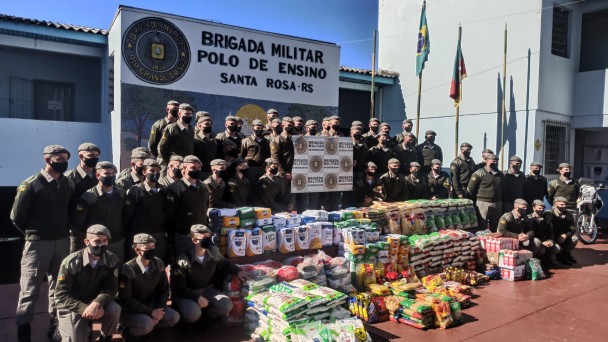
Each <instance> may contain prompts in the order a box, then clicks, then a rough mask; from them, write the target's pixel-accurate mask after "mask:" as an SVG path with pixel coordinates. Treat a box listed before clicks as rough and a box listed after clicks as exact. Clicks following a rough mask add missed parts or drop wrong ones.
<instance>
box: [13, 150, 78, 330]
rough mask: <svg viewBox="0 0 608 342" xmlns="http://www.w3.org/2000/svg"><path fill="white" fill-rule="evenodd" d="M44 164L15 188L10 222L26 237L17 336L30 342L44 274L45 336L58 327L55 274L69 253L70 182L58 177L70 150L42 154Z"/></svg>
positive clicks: (63, 170)
mask: <svg viewBox="0 0 608 342" xmlns="http://www.w3.org/2000/svg"><path fill="white" fill-rule="evenodd" d="M43 157H44V162H45V165H44V167H43V168H42V170H40V172H39V173H37V174H35V175H33V176H31V177H29V178H27V179H26V180H24V181H23V182H22V183H21V184H20V185H19V186H18V187H17V194H16V195H15V201H14V203H13V207H12V210H11V214H10V218H11V221H12V222H13V224H14V226H15V228H17V229H18V230H19V232H21V233H22V234H23V235H24V237H25V241H26V243H25V245H24V247H23V254H22V258H21V279H20V281H19V284H20V289H21V291H20V292H19V299H18V302H17V315H16V323H17V338H18V340H19V341H31V329H30V324H31V322H32V321H33V320H34V307H35V305H36V301H37V300H38V292H39V289H40V284H41V283H42V281H43V279H44V278H45V276H47V277H48V282H49V303H48V313H49V316H50V323H51V324H50V327H49V337H52V336H53V334H54V333H55V328H56V326H57V321H56V310H55V303H54V301H53V296H54V293H55V285H56V284H57V272H58V271H59V265H60V264H61V261H62V260H63V258H65V257H66V256H67V255H68V254H69V252H70V239H69V234H70V233H69V226H70V218H69V210H70V203H71V199H72V196H73V192H74V184H73V183H72V181H71V180H70V179H69V178H67V177H65V176H64V175H63V173H64V172H65V171H66V169H67V166H68V160H69V159H70V152H69V151H68V150H67V149H66V148H65V147H63V146H60V145H49V146H47V147H45V148H44V150H43Z"/></svg>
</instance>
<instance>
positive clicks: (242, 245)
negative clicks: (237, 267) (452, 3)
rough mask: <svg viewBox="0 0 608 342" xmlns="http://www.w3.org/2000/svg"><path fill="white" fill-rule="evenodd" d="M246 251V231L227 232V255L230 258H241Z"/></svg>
mask: <svg viewBox="0 0 608 342" xmlns="http://www.w3.org/2000/svg"><path fill="white" fill-rule="evenodd" d="M246 250H247V230H245V229H235V230H231V231H230V232H228V248H227V254H228V257H230V258H237V257H243V256H245V255H246Z"/></svg>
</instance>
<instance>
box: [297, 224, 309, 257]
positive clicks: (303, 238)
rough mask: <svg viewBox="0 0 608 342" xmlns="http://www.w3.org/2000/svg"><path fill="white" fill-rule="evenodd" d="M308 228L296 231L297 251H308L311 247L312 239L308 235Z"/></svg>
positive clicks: (304, 227)
mask: <svg viewBox="0 0 608 342" xmlns="http://www.w3.org/2000/svg"><path fill="white" fill-rule="evenodd" d="M308 233H309V230H308V227H306V226H303V227H298V228H296V229H295V234H296V251H301V250H304V249H308V248H309V247H310V237H309V235H308Z"/></svg>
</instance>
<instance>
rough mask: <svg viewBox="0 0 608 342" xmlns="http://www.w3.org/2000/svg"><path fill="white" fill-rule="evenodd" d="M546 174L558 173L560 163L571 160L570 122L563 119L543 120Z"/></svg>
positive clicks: (544, 166)
mask: <svg viewBox="0 0 608 342" xmlns="http://www.w3.org/2000/svg"><path fill="white" fill-rule="evenodd" d="M543 128H544V137H545V151H544V162H543V170H544V173H545V175H557V174H558V171H557V167H558V166H559V164H560V163H563V162H570V124H569V123H567V122H562V121H553V120H545V121H543Z"/></svg>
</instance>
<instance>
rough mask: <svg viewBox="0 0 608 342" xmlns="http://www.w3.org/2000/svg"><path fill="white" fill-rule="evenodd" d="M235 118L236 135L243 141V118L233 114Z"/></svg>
mask: <svg viewBox="0 0 608 342" xmlns="http://www.w3.org/2000/svg"><path fill="white" fill-rule="evenodd" d="M235 118H236V135H237V136H238V137H239V139H241V141H243V139H245V138H246V137H245V135H244V134H243V133H241V130H242V129H243V124H244V121H243V118H241V117H240V116H235Z"/></svg>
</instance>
